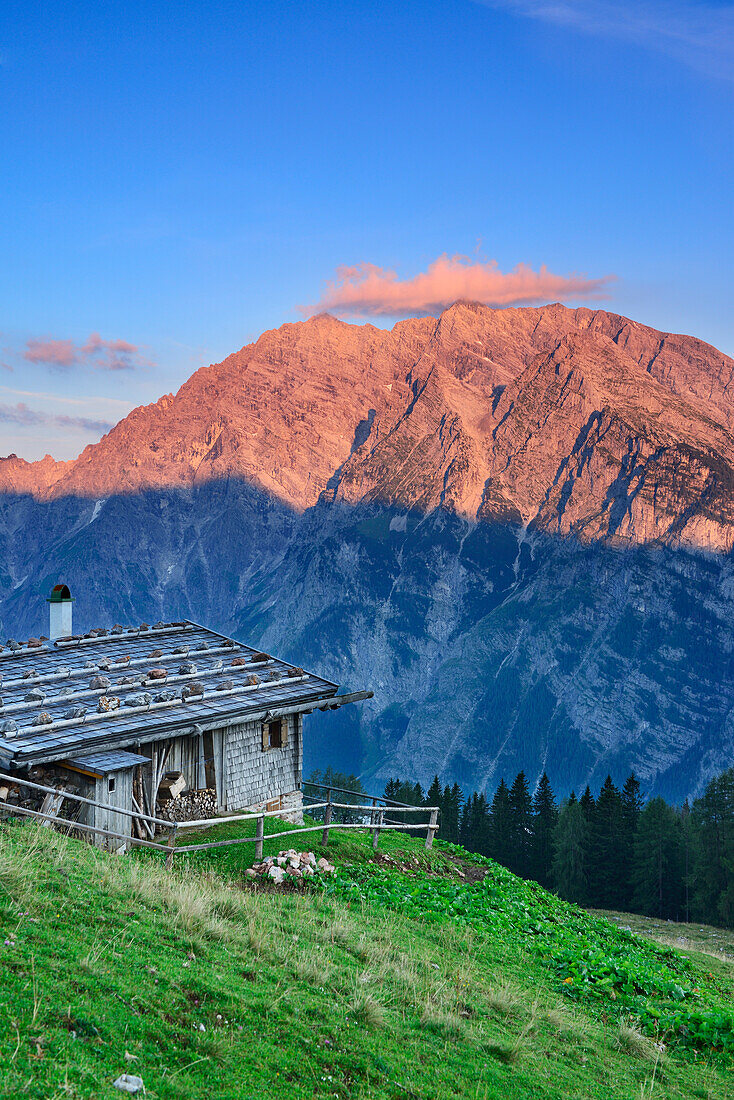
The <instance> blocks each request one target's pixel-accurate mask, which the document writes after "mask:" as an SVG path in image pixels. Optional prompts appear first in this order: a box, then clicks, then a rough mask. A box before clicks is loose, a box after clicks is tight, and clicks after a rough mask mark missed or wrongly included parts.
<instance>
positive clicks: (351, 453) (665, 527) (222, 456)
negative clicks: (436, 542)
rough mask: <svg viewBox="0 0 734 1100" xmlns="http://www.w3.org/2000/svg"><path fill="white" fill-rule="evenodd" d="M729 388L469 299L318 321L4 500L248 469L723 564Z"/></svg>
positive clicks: (288, 492) (550, 314)
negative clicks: (394, 315)
mask: <svg viewBox="0 0 734 1100" xmlns="http://www.w3.org/2000/svg"><path fill="white" fill-rule="evenodd" d="M561 374H563V378H562V379H561V380H560V381H557V380H558V379H560V376H561ZM554 375H555V378H554ZM733 381H734V360H731V359H729V358H728V357H726V356H724V355H723V354H722V353H720V352H718V351H717V350H716V349H715V348H712V347H710V346H709V345H706V344H704V343H703V342H702V341H700V340H697V339H696V338H693V337H687V336H679V335H676V334H670V333H661V332H657V331H656V330H654V329H652V328H650V327H648V326H645V325H641V324H639V323H638V322H635V321H631V320H630V319H629V318H625V317H622V316H620V315H618V314H613V313H608V312H606V311H603V310H590V309H588V308H585V307H582V308H578V309H575V310H573V309H568V308H567V307H565V306H562V305H559V304H553V305H549V306H544V307H538V308H531V307H526V308H511V309H501V310H499V309H490V308H489V307H486V306H482V305H479V304H478V303H471V302H463V301H462V302H457V303H455V304H454V305H453V306H450V307H449V308H448V309H446V310H445V311H444V312H443V313H442V314H441V315H440V316H439V317H438V318H430V317H428V318H420V319H413V320H406V321H400V322H398V323H397V324H396V325H395V326H394V327H393V328H392V329H378V328H376V327H374V326H372V325H369V324H368V325H350V324H347V323H346V322H343V321H340V320H337V319H336V318H334V317H332V316H330V315H329V314H320V315H318V316H316V317H314V318H311V319H310V320H308V321H304V322H295V323H290V324H286V325H283V326H281V327H280V328H278V329H273V330H269V331H268V332H265V333H263V335H262V336H261V337H260V338H259V339H258V340H257V341H256V342H255V343H254V344H249V345H246V346H245V347H243V348H242V349H240V351H239V352H235V353H233V354H232V355H230V356H228V357H227V358H226V359H225V360H223V361H222V362H221V363H218V364H212V365H211V366H209V367H203V368H200V369H199V370H198V371H196V372H195V373H194V374H193V375H192V376H191V377H190V378H189V379H188V380H187V381H186V382H185V383H184V384H183V385H182V386H181V388H180V389H179V391H178V392H177V393H176V394H175V395H173V394H167V395H164V396H163V397H161V398H160V399H159V400H158V401H157V402H155V403H154V404H152V405H148V406H140V407H138V408H137V409H135V410H133V411H132V412H131V413H130V414H129V415H128V416H127V417H126V418H125V419H124V420H122V421H120V423H119V424H117V425H116V426H115V427H114V428H113V429H112V430H111V431H110V432H109V433H108V434H107V435H106V436H104V437H103V439H102V440H100V442H99V443H96V444H91V445H90V446H88V447H86V448H85V449H84V451H83V452H82V454H81V455H80V456H79V458H77V459H76V460H72V461H71V462H70V463H58V464H55V465H53V466H52V465H51V463H52V460H47V459H44V460H42V462H41V463H34V464H26V466H24V467H23V469H22V472H21V471H20V470H18V469H17V468H15V467H13V468H12V469H11V468H10V467H9V466H8V461H9V460H1V461H0V489H3V490H8V489H9V490H11V491H16V490H17V489H22V490H23V491H29V492H31V493H32V494H33V495H35V496H37V497H38V498H40V499H57V498H59V497H61V496H64V495H70V494H78V495H82V496H89V497H95V498H98V497H105V496H109V495H110V494H111V493H113V492H131V491H139V490H144V489H150V488H164V487H165V488H171V487H176V486H180V487H187V486H188V487H192V486H194V485H197V484H201V483H203V482H205V481H208V480H211V479H216V478H226V477H231V476H237V477H244V478H245V479H246V480H250V481H251V482H252V483H253V484H254V485H256V486H257V487H258V488H261V489H263V490H265V491H266V492H271V493H273V494H274V495H275V496H276V497H278V498H279V499H280V500H282V501H283V502H284V503H286V504H288V505H289V506H291V507H293V508H295V509H297V510H299V511H303V510H304V509H305V508H308V507H311V506H313V505H314V504H315V503H316V502H317V500H318V499H319V498H320V497H321V495H322V494H325V495H326V499H332V500H333V499H336V498H337V497H341V498H343V499H346V500H348V501H349V502H350V503H356V502H357V501H358V500H362V499H364V500H377V499H379V500H382V502H383V503H387V504H390V505H393V504H397V505H400V506H408V507H410V506H417V507H421V508H424V509H425V508H431V507H438V506H440V507H448V508H452V509H454V510H455V511H457V512H458V513H459V514H461V515H464V516H466V517H468V518H474V519H488V518H493V519H502V518H503V517H504V518H513V519H515V520H516V521H518V522H520V523H522V524H526V525H534V526H540V527H541V528H543V529H546V530H549V531H557V532H559V533H563V534H568V533H570V532H571V531H573V533H575V534H576V535H577V536H578V537H580V538H582V539H583V538H598V537H604V538H610V539H617V540H629V541H632V542H647V541H654V540H657V539H661V538H662V539H669V540H673V541H679V542H681V543H682V544H689V545H691V546H700V547H701V548H703V549H712V550H715V551H721V552H725V553H726V552H728V551H729V550H730V549H731V546H732V533H731V525H732V519H733V518H734V517H733V514H732V509H731V505H730V500H729V498H730V495H731V493H730V490H731V486H732V483H733V481H734V474H733V473H732V471H734V438H733V437H732V434H731V432H732V429H733V427H734V403H732V402H731V400H730V393H731V387H732V384H733ZM582 414H583V415H582ZM528 419H529V420H532V422H533V425H534V431H533V432H532V433H530V434H528V433H527V432H526V430H525V429H526V426H527V425H526V423H525V421H527V420H528ZM531 454H532V455H534V458H533V459H532V460H531V459H530V455H531ZM632 456H634V460H633V458H632ZM541 457H542V461H540V459H541ZM592 467H593V470H592ZM602 490H603V491H602ZM663 497H664V498H665V501H664V504H661V499H662V498H663Z"/></svg>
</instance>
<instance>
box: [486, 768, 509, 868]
mask: <svg viewBox="0 0 734 1100" xmlns="http://www.w3.org/2000/svg"><path fill="white" fill-rule="evenodd" d="M511 834H512V822H511V818H510V792H509V790H508V789H507V784H506V783H505V781H504V779H501V780H500V785H499V787H498V788H497V790H496V791H495V792H494V798H493V799H492V808H491V810H490V814H489V837H490V845H489V847H490V850H489V854H490V855H491V856H492V858H493V859H496V860H497V862H498V863H502V864H503V865H504V866H507V858H508V853H509V850H510V844H511V840H510V838H511Z"/></svg>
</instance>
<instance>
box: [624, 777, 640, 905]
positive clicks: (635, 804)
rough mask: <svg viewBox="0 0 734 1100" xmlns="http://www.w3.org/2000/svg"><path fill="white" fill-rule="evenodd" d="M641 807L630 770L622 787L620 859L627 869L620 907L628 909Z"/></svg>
mask: <svg viewBox="0 0 734 1100" xmlns="http://www.w3.org/2000/svg"><path fill="white" fill-rule="evenodd" d="M642 807H643V800H642V795H641V794H640V784H639V782H638V779H637V776H636V775H635V773H634V772H631V773H630V775H629V776H628V778H627V780H626V782H625V784H624V787H622V826H623V827H622V845H623V852H622V860H623V863H624V866H625V867H626V868H627V869H628V870H627V874H626V875H625V882H624V890H623V896H622V907H623V908H625V909H628V908H629V907H630V905H631V904H632V895H633V889H634V888H633V884H632V874H631V871H630V869H631V867H632V860H633V855H634V850H635V836H636V833H637V825H638V822H639V820H640V814H641V813H642Z"/></svg>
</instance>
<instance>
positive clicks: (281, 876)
mask: <svg viewBox="0 0 734 1100" xmlns="http://www.w3.org/2000/svg"><path fill="white" fill-rule="evenodd" d="M335 871H336V868H335V867H334V864H333V863H329V861H328V859H324V858H323V857H322V858H321V859H316V856H315V855H314V854H313V852H297V851H296V850H295V848H289V849H288V851H287V852H278V854H277V856H268V857H267V859H264V860H263V861H262V863H253V865H252V867H249V868H248V869H247V871H246V872H245V874H246V875H247V876H248V877H249V878H262V879H269V880H270V881H271V882H275V883H281V882H287V881H289V880H290V879H299V878H300V879H303V878H306V879H308V878H313V877H314V876H315V875H333V874H334V873H335Z"/></svg>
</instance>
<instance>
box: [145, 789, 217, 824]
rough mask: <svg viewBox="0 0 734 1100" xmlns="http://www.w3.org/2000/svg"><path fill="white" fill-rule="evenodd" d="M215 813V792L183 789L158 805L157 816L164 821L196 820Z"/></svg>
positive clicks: (212, 815) (213, 815)
mask: <svg viewBox="0 0 734 1100" xmlns="http://www.w3.org/2000/svg"><path fill="white" fill-rule="evenodd" d="M216 813H217V792H216V791H213V790H206V789H205V790H201V791H193V790H190V791H183V792H182V793H181V794H179V795H177V796H176V797H175V798H169V799H168V800H167V801H165V802H160V803H159V805H158V816H159V817H162V818H164V819H165V820H166V821H198V820H199V819H200V818H204V817H215V816H216Z"/></svg>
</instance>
